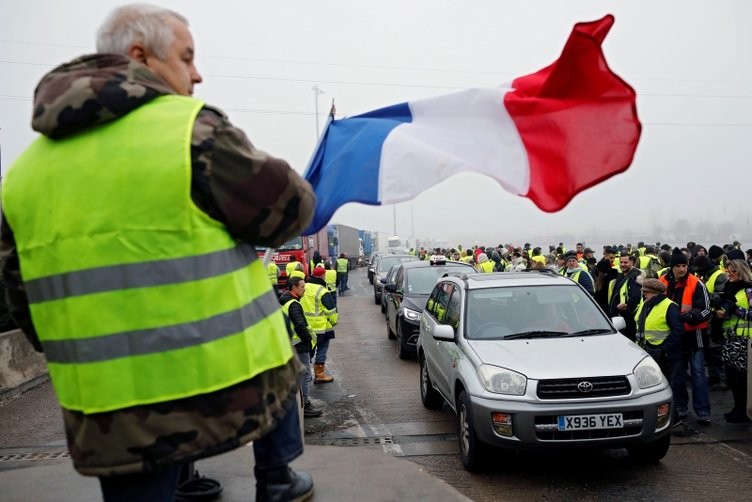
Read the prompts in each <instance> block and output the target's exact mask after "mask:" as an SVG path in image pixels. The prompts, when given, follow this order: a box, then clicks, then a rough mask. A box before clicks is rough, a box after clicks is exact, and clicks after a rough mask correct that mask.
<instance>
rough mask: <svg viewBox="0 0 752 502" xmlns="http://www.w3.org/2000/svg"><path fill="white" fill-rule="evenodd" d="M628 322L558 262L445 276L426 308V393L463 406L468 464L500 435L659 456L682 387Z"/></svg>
mask: <svg viewBox="0 0 752 502" xmlns="http://www.w3.org/2000/svg"><path fill="white" fill-rule="evenodd" d="M623 328H624V320H623V319H621V318H613V319H611V320H609V319H608V317H606V315H605V314H604V313H603V311H602V310H601V309H600V308H599V307H598V306H597V304H596V303H595V302H594V301H593V299H592V297H591V296H590V295H589V294H588V293H587V292H586V291H585V290H584V289H583V288H582V287H581V286H580V285H578V284H577V283H575V282H572V281H571V280H569V279H568V278H566V277H562V276H559V275H556V274H553V273H548V271H540V270H538V271H525V272H502V273H493V274H472V275H467V276H465V275H460V274H457V275H452V274H449V275H446V276H444V277H443V278H441V279H440V280H439V282H438V283H437V284H436V286H435V287H434V288H433V291H432V292H431V295H430V296H429V298H428V302H427V304H426V309H425V310H424V311H423V314H422V316H421V322H420V335H419V337H418V345H417V354H418V360H419V362H420V395H421V399H422V401H423V404H424V406H426V407H427V408H429V409H438V408H440V407H441V406H442V405H443V403H444V401H446V402H447V403H448V404H449V406H450V407H451V408H452V409H453V410H454V411H455V413H456V414H457V425H458V436H459V446H460V454H461V456H462V462H463V464H464V466H465V468H467V469H468V470H475V469H477V468H478V467H479V466H480V465H481V464H482V463H483V461H484V459H485V457H486V455H485V453H486V452H487V450H489V448H488V447H489V446H501V447H508V448H514V449H520V448H528V447H531V448H532V447H543V448H546V447H549V448H552V447H571V446H577V447H583V446H585V447H598V448H621V447H626V448H627V450H628V451H629V453H630V455H631V456H633V457H635V458H637V459H639V460H640V461H646V462H655V461H658V460H660V459H661V458H663V456H664V455H665V454H666V452H667V451H668V447H669V443H670V439H671V436H670V435H669V428H670V425H671V423H670V422H671V415H672V413H671V411H672V406H673V403H672V394H671V389H670V387H669V384H668V382H667V381H666V379H665V378H664V377H663V374H662V373H661V370H660V368H659V367H658V364H656V362H655V361H654V360H653V359H652V358H651V357H650V356H649V355H648V354H647V353H646V352H645V351H643V350H642V349H641V348H640V347H638V346H637V345H636V344H634V343H633V342H631V341H629V340H628V339H627V338H626V337H624V336H622V335H621V334H620V333H619V332H618V331H617V330H618V329H623Z"/></svg>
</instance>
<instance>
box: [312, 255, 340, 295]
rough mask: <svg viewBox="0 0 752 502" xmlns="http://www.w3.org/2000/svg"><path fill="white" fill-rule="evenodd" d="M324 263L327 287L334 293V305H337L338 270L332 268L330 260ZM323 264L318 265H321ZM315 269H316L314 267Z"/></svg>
mask: <svg viewBox="0 0 752 502" xmlns="http://www.w3.org/2000/svg"><path fill="white" fill-rule="evenodd" d="M323 264H324V282H325V283H326V289H327V291H329V294H330V295H332V300H334V305H335V306H336V305H337V271H336V270H333V269H332V264H331V263H329V261H328V260H326V261H324V262H323ZM320 266H321V264H319V265H318V267H320ZM314 270H315V269H314Z"/></svg>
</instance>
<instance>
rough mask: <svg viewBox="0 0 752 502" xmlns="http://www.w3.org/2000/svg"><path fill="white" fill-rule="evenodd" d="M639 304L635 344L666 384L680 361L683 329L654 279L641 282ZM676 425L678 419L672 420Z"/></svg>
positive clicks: (674, 307)
mask: <svg viewBox="0 0 752 502" xmlns="http://www.w3.org/2000/svg"><path fill="white" fill-rule="evenodd" d="M642 298H643V299H642V301H641V302H640V304H639V306H638V307H637V312H635V316H634V317H635V325H636V331H637V344H638V345H639V346H640V347H642V348H643V349H645V352H647V353H648V354H650V355H651V357H652V358H653V359H655V362H657V363H658V366H660V368H661V372H662V373H663V376H665V377H666V380H668V382H669V384H671V383H672V381H673V375H674V371H675V370H676V365H677V364H678V363H679V360H680V359H681V353H682V337H683V336H684V326H683V324H682V322H681V319H680V318H679V316H680V314H681V311H680V310H679V306H678V305H677V304H676V303H675V302H672V301H671V300H669V299H668V298H666V285H665V284H663V283H662V282H661V281H659V280H658V279H645V280H643V281H642ZM674 420H675V423H674V425H677V422H678V417H674Z"/></svg>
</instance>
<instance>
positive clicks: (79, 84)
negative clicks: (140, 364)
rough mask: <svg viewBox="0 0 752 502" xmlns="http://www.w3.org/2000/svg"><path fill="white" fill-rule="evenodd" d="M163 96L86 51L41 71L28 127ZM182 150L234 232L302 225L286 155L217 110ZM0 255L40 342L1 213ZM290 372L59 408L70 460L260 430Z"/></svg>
mask: <svg viewBox="0 0 752 502" xmlns="http://www.w3.org/2000/svg"><path fill="white" fill-rule="evenodd" d="M170 93H172V91H171V90H170V88H169V87H168V86H167V84H166V83H164V82H163V81H162V80H161V79H160V78H159V77H157V76H156V75H155V74H154V73H152V72H151V71H150V70H149V69H148V68H147V67H146V66H144V65H142V64H140V63H138V62H135V61H132V60H130V59H129V58H127V57H125V56H119V55H111V54H98V55H92V56H84V57H80V58H78V59H76V60H74V61H71V62H70V63H67V64H64V65H62V66H59V67H57V68H55V69H54V70H52V71H51V72H50V73H49V74H47V75H46V76H45V77H44V78H42V80H41V82H40V83H39V85H38V86H37V88H36V91H35V99H34V115H33V120H32V127H33V129H34V130H35V131H38V132H39V133H41V134H44V135H45V136H48V137H50V138H53V139H54V138H61V137H64V136H66V135H69V134H76V133H77V132H78V131H80V130H82V129H84V128H89V127H96V126H97V125H100V124H103V123H106V122H108V121H111V120H117V118H118V117H122V116H124V115H125V114H127V113H128V112H130V111H131V110H134V109H136V108H137V107H139V106H141V105H142V104H144V103H146V102H148V101H150V100H151V99H154V98H155V97H157V96H160V95H164V94H170ZM191 157H192V168H193V171H192V182H191V197H192V199H193V201H194V202H195V204H196V205H197V206H198V207H199V208H200V209H202V210H203V211H205V212H206V213H207V214H208V215H210V216H211V217H212V218H214V219H216V220H218V221H221V222H222V223H224V224H225V226H226V228H227V230H228V232H229V233H230V234H231V235H232V236H233V237H235V238H236V239H238V240H241V241H245V242H248V243H251V244H257V245H267V246H278V245H281V244H282V243H284V242H285V241H286V240H288V239H289V238H291V237H293V236H295V235H298V234H299V233H300V232H301V231H302V230H303V229H304V228H305V227H306V226H307V225H308V223H309V222H310V219H311V217H312V212H313V205H314V202H315V198H314V195H313V192H312V190H311V187H310V185H309V184H308V183H307V182H306V181H305V180H303V179H302V178H301V177H300V176H299V175H298V174H297V173H296V172H295V171H293V170H292V169H291V168H290V166H289V165H288V164H287V163H286V162H285V161H283V160H280V159H276V158H274V157H272V156H270V155H268V154H266V153H264V152H262V151H260V150H257V149H256V148H255V147H254V146H253V145H252V144H251V142H250V141H249V140H248V138H247V137H246V136H245V134H244V133H243V132H242V131H241V130H240V129H237V128H236V127H233V125H232V124H231V123H230V122H229V120H228V119H227V117H226V116H225V115H224V114H223V113H222V112H220V111H219V110H217V109H215V108H211V107H209V106H205V107H204V108H203V109H202V110H201V111H200V112H199V114H198V116H197V118H196V121H195V124H194V128H193V137H192V143H191ZM0 258H1V259H2V263H1V264H0V267H1V270H2V277H3V280H4V282H5V285H6V288H7V299H8V304H9V309H10V312H11V315H12V317H13V318H14V320H15V321H16V323H17V324H18V325H19V327H21V329H23V331H24V332H25V333H26V335H27V337H28V338H29V340H30V341H31V343H32V344H33V345H34V346H35V348H36V349H37V350H39V351H41V349H42V348H41V345H40V344H39V340H38V338H37V336H36V333H35V331H34V326H33V323H32V320H31V316H30V314H29V306H28V302H27V299H26V295H25V292H24V285H23V278H22V277H21V272H20V267H19V259H18V255H17V253H16V248H15V240H14V238H13V232H12V229H11V228H10V226H9V225H8V223H7V221H6V219H5V217H3V218H2V227H1V229H0ZM299 371H300V366H299V363H298V362H297V358H295V357H293V358H292V359H291V360H290V362H289V363H288V364H287V365H285V366H282V367H279V368H275V369H274V370H270V371H268V372H265V373H262V374H260V375H257V376H256V377H254V378H253V379H251V380H247V381H245V382H241V383H239V384H236V385H233V386H231V387H228V388H225V389H222V390H220V391H216V392H212V393H209V394H202V395H197V396H193V397H189V398H184V399H180V400H176V401H171V402H164V403H159V404H153V405H143V406H135V407H131V408H126V409H122V410H117V411H113V412H107V413H97V414H90V415H86V414H83V413H80V412H77V411H72V410H67V409H63V417H64V422H65V432H66V437H67V440H68V448H69V450H70V454H71V457H72V459H73V463H74V466H75V468H76V469H77V470H78V471H79V472H80V473H81V474H85V475H93V476H108V475H115V474H126V473H132V472H139V471H152V470H155V469H159V468H161V467H163V466H166V465H170V464H172V463H175V462H182V461H191V460H195V459H198V458H202V457H206V456H210V455H216V454H218V453H222V452H224V451H227V450H230V449H232V448H235V447H237V446H239V445H241V444H243V443H246V442H248V441H252V440H254V439H258V438H259V437H261V436H262V435H264V434H266V433H267V432H268V431H269V430H271V429H272V428H273V426H274V425H275V417H279V415H280V412H281V410H283V409H284V408H285V407H286V405H287V404H288V403H290V402H292V400H294V399H296V396H297V376H298V374H299ZM176 377H177V378H179V375H176Z"/></svg>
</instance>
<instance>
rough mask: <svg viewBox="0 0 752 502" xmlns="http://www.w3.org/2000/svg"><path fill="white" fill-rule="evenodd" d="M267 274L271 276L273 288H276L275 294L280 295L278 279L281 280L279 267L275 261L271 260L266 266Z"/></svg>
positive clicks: (270, 280)
mask: <svg viewBox="0 0 752 502" xmlns="http://www.w3.org/2000/svg"><path fill="white" fill-rule="evenodd" d="M266 276H267V277H268V278H269V282H270V283H271V285H272V288H274V294H275V295H277V296H279V286H278V285H277V281H278V280H279V267H278V266H277V264H276V263H274V262H273V261H270V262H269V265H267V266H266Z"/></svg>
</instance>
